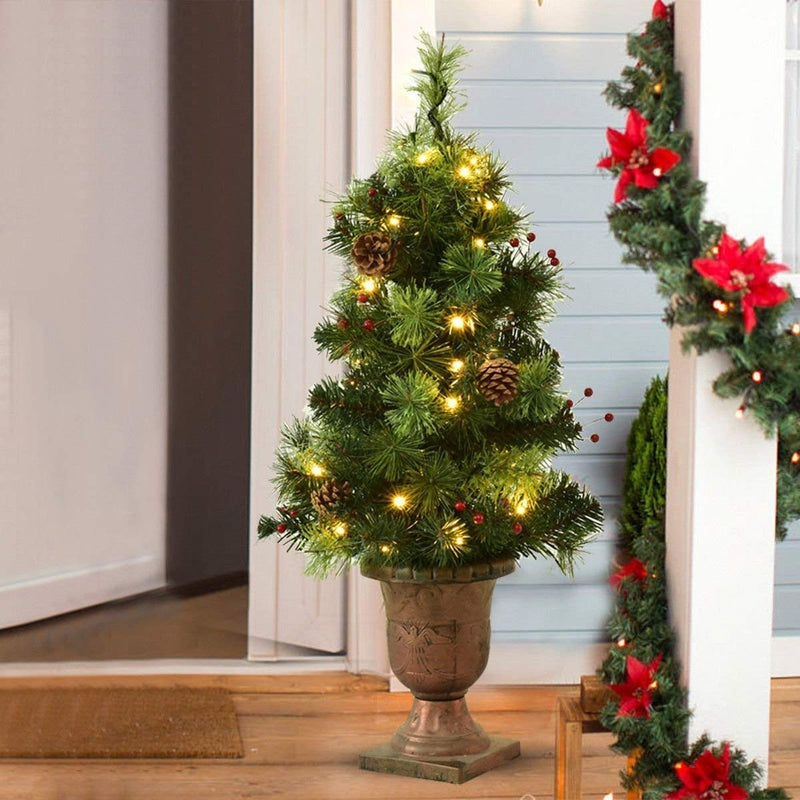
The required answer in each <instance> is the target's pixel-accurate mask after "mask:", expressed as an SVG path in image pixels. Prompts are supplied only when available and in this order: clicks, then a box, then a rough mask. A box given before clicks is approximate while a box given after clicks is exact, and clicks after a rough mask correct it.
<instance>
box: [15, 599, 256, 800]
mask: <svg viewBox="0 0 800 800" xmlns="http://www.w3.org/2000/svg"><path fill="white" fill-rule="evenodd" d="M246 655H247V586H236V587H233V588H228V589H222V590H219V591H213V592H208V593H207V594H201V595H194V596H184V595H179V594H175V593H174V592H169V591H164V592H152V593H149V594H145V595H139V596H138V597H132V598H129V599H125V600H119V601H117V602H114V603H105V604H104V605H100V606H95V607H93V608H87V609H82V610H80V611H75V612H73V613H71V614H63V615H62V616H59V617H52V618H50V619H45V620H41V621H40V622H34V623H31V624H30V625H19V626H17V627H16V628H8V629H6V630H2V631H0V663H20V662H21V663H32V662H54V661H116V660H130V659H145V660H150V659H158V658H203V659H217V658H245V657H246ZM0 798H2V795H1V794H0Z"/></svg>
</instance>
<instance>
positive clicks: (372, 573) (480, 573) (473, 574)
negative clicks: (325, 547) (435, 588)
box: [361, 558, 516, 583]
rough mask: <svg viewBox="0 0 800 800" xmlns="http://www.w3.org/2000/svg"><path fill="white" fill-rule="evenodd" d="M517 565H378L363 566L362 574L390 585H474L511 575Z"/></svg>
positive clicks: (511, 562) (510, 562) (507, 560)
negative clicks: (478, 582) (415, 567)
mask: <svg viewBox="0 0 800 800" xmlns="http://www.w3.org/2000/svg"><path fill="white" fill-rule="evenodd" d="M515 568H516V564H515V562H514V559H513V558H502V559H498V560H497V561H487V562H483V563H481V564H466V565H464V566H461V567H427V568H425V569H413V568H412V567H384V566H377V565H367V564H362V565H361V574H362V575H363V576H364V577H365V578H374V579H375V580H378V581H386V582H388V583H472V582H474V581H490V580H496V579H497V578H502V577H503V576H504V575H510V574H511V573H512V572H513V571H514V569H515Z"/></svg>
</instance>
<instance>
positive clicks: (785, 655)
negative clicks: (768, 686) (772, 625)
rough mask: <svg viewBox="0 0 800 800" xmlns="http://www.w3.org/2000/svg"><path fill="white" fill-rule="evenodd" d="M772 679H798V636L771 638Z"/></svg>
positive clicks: (799, 649) (799, 659) (799, 660)
mask: <svg viewBox="0 0 800 800" xmlns="http://www.w3.org/2000/svg"><path fill="white" fill-rule="evenodd" d="M772 677H773V678H797V677H800V636H773V637H772Z"/></svg>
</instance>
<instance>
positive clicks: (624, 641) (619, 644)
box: [617, 636, 628, 649]
mask: <svg viewBox="0 0 800 800" xmlns="http://www.w3.org/2000/svg"><path fill="white" fill-rule="evenodd" d="M627 644H628V640H627V639H626V638H625V637H624V636H623V637H622V638H621V639H620V640H619V641H618V642H617V647H619V648H620V649H622V648H623V647H625V646H626V645H627Z"/></svg>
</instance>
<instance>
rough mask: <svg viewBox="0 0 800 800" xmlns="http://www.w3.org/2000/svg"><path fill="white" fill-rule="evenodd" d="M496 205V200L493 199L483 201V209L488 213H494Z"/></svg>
mask: <svg viewBox="0 0 800 800" xmlns="http://www.w3.org/2000/svg"><path fill="white" fill-rule="evenodd" d="M495 205H496V203H495V202H494V200H492V199H490V198H488V197H487V198H486V199H485V200H484V201H483V207H484V208H485V209H486V210H487V211H494V208H495Z"/></svg>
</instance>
